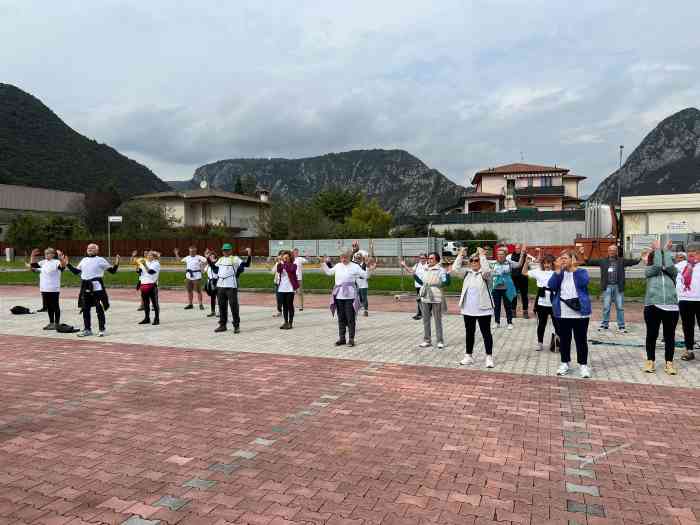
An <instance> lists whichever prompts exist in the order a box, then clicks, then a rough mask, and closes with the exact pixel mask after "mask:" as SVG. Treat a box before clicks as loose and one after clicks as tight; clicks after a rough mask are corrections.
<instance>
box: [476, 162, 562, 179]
mask: <svg viewBox="0 0 700 525" xmlns="http://www.w3.org/2000/svg"><path fill="white" fill-rule="evenodd" d="M531 173H561V174H566V173H569V170H568V169H567V168H559V167H557V166H539V165H537V164H524V163H522V162H516V163H514V164H505V165H504V166H498V167H495V168H488V169H485V170H480V171H477V172H476V173H475V174H474V177H473V178H472V184H475V181H477V180H479V179H480V178H481V176H482V175H519V174H523V175H526V174H531Z"/></svg>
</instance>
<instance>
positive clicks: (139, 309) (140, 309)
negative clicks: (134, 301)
mask: <svg viewBox="0 0 700 525" xmlns="http://www.w3.org/2000/svg"><path fill="white" fill-rule="evenodd" d="M144 310H145V308H144V307H143V305H142V306H139V307H138V308H137V309H136V311H137V312H143V311H144Z"/></svg>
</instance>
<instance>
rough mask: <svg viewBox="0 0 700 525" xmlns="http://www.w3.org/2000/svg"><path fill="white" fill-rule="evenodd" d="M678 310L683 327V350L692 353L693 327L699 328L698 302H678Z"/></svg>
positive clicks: (693, 342)
mask: <svg viewBox="0 0 700 525" xmlns="http://www.w3.org/2000/svg"><path fill="white" fill-rule="evenodd" d="M678 309H679V310H680V314H681V323H682V325H683V339H684V340H685V348H686V350H688V351H689V352H692V351H693V346H694V345H695V325H696V324H697V325H698V326H699V327H700V301H678Z"/></svg>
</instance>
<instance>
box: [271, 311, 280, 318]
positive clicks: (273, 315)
mask: <svg viewBox="0 0 700 525" xmlns="http://www.w3.org/2000/svg"><path fill="white" fill-rule="evenodd" d="M281 315H282V314H281V313H280V312H275V313H274V314H272V317H279V316H281Z"/></svg>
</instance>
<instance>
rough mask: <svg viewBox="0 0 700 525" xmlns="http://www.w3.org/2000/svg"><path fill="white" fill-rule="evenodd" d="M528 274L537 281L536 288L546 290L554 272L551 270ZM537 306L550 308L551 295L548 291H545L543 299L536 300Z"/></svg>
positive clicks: (532, 271) (533, 271)
mask: <svg viewBox="0 0 700 525" xmlns="http://www.w3.org/2000/svg"><path fill="white" fill-rule="evenodd" d="M528 274H529V275H530V277H532V278H533V279H535V281H537V287H538V288H546V287H547V284H548V283H549V279H550V278H551V277H552V275H554V272H553V271H552V270H530V271H529V272H528ZM537 304H538V305H540V306H552V293H551V292H550V291H549V290H545V292H544V297H538V298H537Z"/></svg>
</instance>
